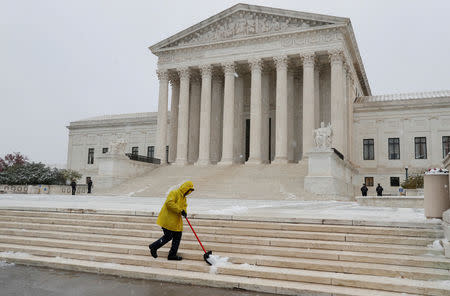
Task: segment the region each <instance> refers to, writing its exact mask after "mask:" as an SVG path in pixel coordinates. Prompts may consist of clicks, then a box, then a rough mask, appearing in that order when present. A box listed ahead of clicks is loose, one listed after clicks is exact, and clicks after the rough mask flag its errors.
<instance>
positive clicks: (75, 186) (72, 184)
mask: <svg viewBox="0 0 450 296" xmlns="http://www.w3.org/2000/svg"><path fill="white" fill-rule="evenodd" d="M70 187H72V195H75V192H76V191H77V183H76V182H75V180H72V183H70Z"/></svg>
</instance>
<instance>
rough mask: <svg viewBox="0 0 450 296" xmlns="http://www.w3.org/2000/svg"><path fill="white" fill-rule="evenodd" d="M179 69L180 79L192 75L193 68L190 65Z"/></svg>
mask: <svg viewBox="0 0 450 296" xmlns="http://www.w3.org/2000/svg"><path fill="white" fill-rule="evenodd" d="M177 70H178V75H179V76H180V79H189V78H190V77H191V70H190V69H189V67H183V68H179V69H177Z"/></svg>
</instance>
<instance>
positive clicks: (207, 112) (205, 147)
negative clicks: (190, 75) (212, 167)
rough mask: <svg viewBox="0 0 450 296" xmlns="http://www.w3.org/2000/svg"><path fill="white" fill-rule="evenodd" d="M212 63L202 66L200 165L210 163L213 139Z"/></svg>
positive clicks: (198, 162)
mask: <svg viewBox="0 0 450 296" xmlns="http://www.w3.org/2000/svg"><path fill="white" fill-rule="evenodd" d="M211 70H212V67H211V65H204V66H202V67H201V68H200V71H201V75H202V94H201V107H200V143H199V148H198V149H199V156H198V161H197V164H198V165H208V164H210V163H211V160H210V158H209V151H210V141H211Z"/></svg>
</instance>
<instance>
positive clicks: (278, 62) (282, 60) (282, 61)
mask: <svg viewBox="0 0 450 296" xmlns="http://www.w3.org/2000/svg"><path fill="white" fill-rule="evenodd" d="M273 61H274V62H275V66H276V67H277V70H279V69H280V70H282V69H286V68H287V64H288V57H287V55H281V56H277V57H273Z"/></svg>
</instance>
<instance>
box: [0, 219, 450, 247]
mask: <svg viewBox="0 0 450 296" xmlns="http://www.w3.org/2000/svg"><path fill="white" fill-rule="evenodd" d="M0 229H3V231H5V229H6V231H7V230H11V229H17V230H21V229H27V230H32V231H37V230H41V231H44V230H48V231H59V232H61V231H64V232H69V233H74V232H75V233H77V232H78V233H90V234H106V235H109V234H113V235H116V236H122V237H123V238H124V239H138V238H139V237H140V238H142V237H143V238H147V240H151V239H156V238H158V237H160V236H161V230H160V229H159V228H158V227H155V228H154V229H153V230H148V229H147V230H140V229H139V230H135V229H127V228H102V227H89V226H77V225H59V224H40V223H22V222H0ZM197 231H200V230H199V229H197ZM184 233H185V235H184V240H185V241H193V243H194V244H195V243H196V239H195V237H194V236H193V234H192V233H191V232H190V231H185V232H184ZM198 233H199V234H200V235H201V239H202V241H203V243H204V244H205V245H206V246H209V247H211V248H212V247H215V248H222V247H224V246H225V245H224V244H227V246H229V245H231V246H233V247H234V248H239V246H241V245H243V244H245V246H246V247H249V248H250V249H245V248H243V249H242V250H240V252H248V251H260V249H261V252H267V251H270V250H271V249H277V250H278V249H282V248H283V247H284V248H286V247H287V248H309V249H321V250H340V251H353V252H358V251H361V252H373V253H386V254H403V255H423V254H428V253H429V254H441V253H442V251H436V250H433V249H430V248H428V247H425V246H414V245H413V246H410V245H405V244H391V243H389V244H386V243H372V242H367V243H366V242H352V241H329V240H325V238H326V236H325V237H322V239H323V240H317V239H315V238H314V236H312V237H311V239H296V238H278V237H276V236H275V237H257V236H255V237H251V236H236V235H223V234H222V233H220V234H218V233H215V232H214V231H212V233H209V234H208V233H206V232H198ZM320 234H322V235H323V233H320ZM131 235H133V236H134V238H130V236H131ZM318 237H319V235H318ZM144 241H145V239H144ZM268 246H270V247H271V249H267V247H268ZM293 254H295V252H294V253H293Z"/></svg>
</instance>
